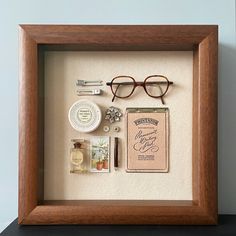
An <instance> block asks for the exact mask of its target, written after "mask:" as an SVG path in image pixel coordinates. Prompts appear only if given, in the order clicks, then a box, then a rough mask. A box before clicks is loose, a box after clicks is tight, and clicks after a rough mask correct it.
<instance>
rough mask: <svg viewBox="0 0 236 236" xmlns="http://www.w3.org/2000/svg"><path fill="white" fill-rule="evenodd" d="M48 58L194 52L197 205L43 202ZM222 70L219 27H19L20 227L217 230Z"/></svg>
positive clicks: (175, 202) (194, 154) (192, 202)
mask: <svg viewBox="0 0 236 236" xmlns="http://www.w3.org/2000/svg"><path fill="white" fill-rule="evenodd" d="M45 50H82V51H90V50H91V51H116V50H117V51H121V50H122V51H135V50H137V51H155V50H177V51H182V50H193V53H194V59H193V153H192V160H193V200H192V201H159V200H158V201H146V200H145V201H130V200H119V201H109V200H107V201H43V198H42V195H43V194H42V191H40V189H42V188H43V187H42V183H40V181H39V176H40V175H41V174H42V173H41V172H42V169H41V167H40V165H41V164H42V163H41V161H42V160H43V151H42V149H43V138H42V137H43V131H42V127H43V120H42V117H43V116H42V113H43V109H42V106H43V102H42V97H43V94H41V92H42V91H41V90H40V86H41V85H40V81H39V78H40V71H39V64H40V63H39V62H40V60H41V54H42V53H43V51H45ZM217 67H218V27H217V26H216V25H148V26H147V25H146V26H145V25H142V26H140V25H135V26H131V25H127V26H121V25H116V26H112V25H110V26H108V25H107V26H106V25H99V26H96V25H21V26H20V88H19V93H20V95H19V217H18V222H19V224H183V225H184V224H216V223H217ZM41 87H42V86H41ZM40 195H41V197H40Z"/></svg>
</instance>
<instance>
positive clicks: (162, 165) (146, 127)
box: [126, 108, 169, 172]
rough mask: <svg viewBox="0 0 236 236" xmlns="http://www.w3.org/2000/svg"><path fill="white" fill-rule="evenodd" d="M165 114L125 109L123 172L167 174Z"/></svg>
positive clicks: (162, 109) (167, 112)
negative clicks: (125, 166)
mask: <svg viewBox="0 0 236 236" xmlns="http://www.w3.org/2000/svg"><path fill="white" fill-rule="evenodd" d="M168 116H169V111H168V109H167V108H127V109H126V121H127V168H126V171H127V172H168V138H169V128H168V119H169V117H168Z"/></svg>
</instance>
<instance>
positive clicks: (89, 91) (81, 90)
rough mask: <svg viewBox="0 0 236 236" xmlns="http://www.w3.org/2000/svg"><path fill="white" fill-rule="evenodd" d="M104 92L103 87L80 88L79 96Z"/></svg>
mask: <svg viewBox="0 0 236 236" xmlns="http://www.w3.org/2000/svg"><path fill="white" fill-rule="evenodd" d="M101 93H102V90H101V89H78V90H77V95H78V96H86V95H100V94H101Z"/></svg>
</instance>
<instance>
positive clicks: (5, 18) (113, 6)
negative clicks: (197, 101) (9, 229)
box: [0, 0, 236, 231]
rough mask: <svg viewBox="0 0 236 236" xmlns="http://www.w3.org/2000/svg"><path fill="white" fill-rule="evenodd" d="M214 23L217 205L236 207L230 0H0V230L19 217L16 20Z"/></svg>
mask: <svg viewBox="0 0 236 236" xmlns="http://www.w3.org/2000/svg"><path fill="white" fill-rule="evenodd" d="M21 23H27V24H30V23H31V24H32V23H34V24H37V23H41V24H47V23H48V24H49V23H50V24H56V23H60V24H218V25H219V34H220V37H219V39H220V41H219V42H220V46H219V49H220V50H219V51H220V59H219V148H218V150H219V152H218V153H219V168H218V170H219V174H218V176H219V178H218V181H219V211H220V213H229V214H231V213H234V214H235V213H236V200H235V199H236V183H235V179H236V171H235V168H236V157H235V156H236V143H235V142H236V123H235V120H236V109H235V102H236V40H235V39H236V34H235V1H234V0H228V1H225V0H178V1H173V0H172V1H171V0H139V1H135V0H110V1H107V0H93V1H91V0H67V1H66V0H41V1H36V0H21V1H18V0H0V108H1V112H0V158H1V162H0V163H1V164H0V187H1V188H0V231H1V230H3V229H4V227H5V226H7V224H8V223H10V222H11V221H12V220H13V219H15V218H16V217H17V196H18V189H17V188H18V184H17V181H18V157H17V155H18V128H17V127H18V121H17V113H18V64H19V63H18V24H21Z"/></svg>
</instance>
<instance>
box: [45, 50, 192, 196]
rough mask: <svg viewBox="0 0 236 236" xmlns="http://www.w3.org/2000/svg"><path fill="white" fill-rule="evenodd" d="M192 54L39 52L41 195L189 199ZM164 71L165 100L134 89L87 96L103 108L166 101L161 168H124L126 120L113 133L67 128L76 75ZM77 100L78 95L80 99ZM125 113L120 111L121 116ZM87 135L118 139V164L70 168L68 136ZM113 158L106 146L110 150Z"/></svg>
mask: <svg viewBox="0 0 236 236" xmlns="http://www.w3.org/2000/svg"><path fill="white" fill-rule="evenodd" d="M192 57H193V55H192V52H47V53H46V56H45V157H44V164H45V169H44V198H45V200H53V199H58V200H59V199H61V200H62V199H66V200H69V199H139V200H151V199H153V200H160V199H163V200H190V199H192V176H191V175H192ZM151 74H163V75H165V76H167V77H168V78H169V80H171V81H173V82H174V86H172V87H171V88H170V89H169V91H168V93H167V95H166V96H165V98H164V99H165V102H166V105H165V106H163V105H162V104H161V101H160V100H159V99H153V98H151V97H148V96H147V95H146V93H145V92H144V91H143V89H142V88H141V87H140V88H137V89H136V91H135V93H134V94H133V96H132V97H130V98H129V99H127V100H122V99H115V102H114V103H112V102H111V99H112V94H111V91H110V88H109V87H107V86H105V85H104V86H103V87H102V89H103V90H104V94H103V96H96V97H95V96H94V97H89V99H91V100H93V101H94V102H96V103H97V104H98V105H99V106H100V107H101V108H102V110H103V114H104V111H105V110H106V108H108V107H109V106H111V105H114V106H117V107H119V108H121V109H122V110H123V112H124V111H125V108H126V107H169V112H170V115H169V117H170V142H169V147H170V148H169V172H168V173H126V172H125V158H126V157H125V150H126V140H125V135H124V134H125V130H124V124H125V122H123V121H122V122H120V123H118V125H119V126H120V127H121V132H119V133H117V134H116V133H112V132H110V133H108V134H107V133H104V132H103V131H102V127H103V126H104V125H105V124H106V125H107V124H108V123H107V122H103V123H102V124H101V126H100V128H99V129H98V130H97V131H95V132H93V133H91V134H86V135H85V134H81V133H78V132H77V131H75V130H73V129H72V127H71V126H70V124H69V121H68V110H69V108H70V106H71V105H72V104H73V103H74V102H75V101H76V100H78V99H80V97H78V96H77V95H76V86H75V82H76V80H77V79H84V80H95V79H96V80H103V81H104V82H106V81H111V79H112V78H113V77H115V76H117V75H131V76H133V77H134V78H135V79H136V80H137V81H143V80H144V78H146V77H147V76H148V75H151ZM83 98H84V97H83ZM123 119H124V117H123ZM91 135H110V136H111V147H113V145H112V144H113V137H114V136H118V137H120V138H121V140H122V143H121V152H120V158H121V163H120V164H121V165H120V169H119V170H118V171H115V170H114V168H113V160H111V172H110V173H88V174H70V169H69V168H70V164H69V149H70V147H71V141H70V140H71V139H72V138H78V137H84V138H89V137H90V136H91ZM111 156H113V150H111Z"/></svg>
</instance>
